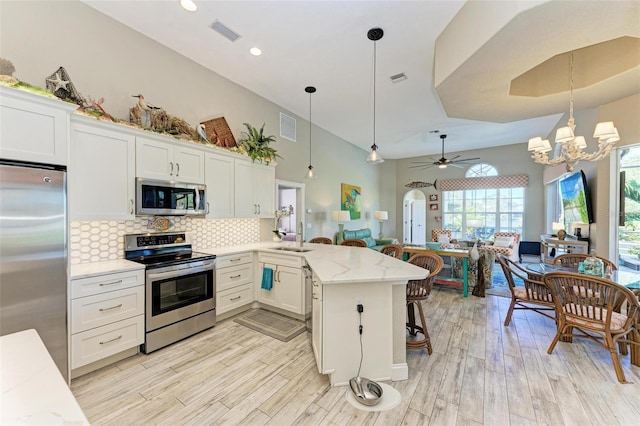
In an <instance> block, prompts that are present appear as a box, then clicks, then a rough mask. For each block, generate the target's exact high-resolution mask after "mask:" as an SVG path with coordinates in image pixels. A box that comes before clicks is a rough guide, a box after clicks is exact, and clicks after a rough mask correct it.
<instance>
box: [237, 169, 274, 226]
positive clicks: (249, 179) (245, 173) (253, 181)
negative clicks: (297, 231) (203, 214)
mask: <svg viewBox="0 0 640 426" xmlns="http://www.w3.org/2000/svg"><path fill="white" fill-rule="evenodd" d="M234 174H235V216H236V217H253V218H267V217H274V214H275V193H276V173H275V168H274V167H273V166H265V165H262V164H255V163H250V162H248V161H244V160H238V159H236V160H235V170H234Z"/></svg>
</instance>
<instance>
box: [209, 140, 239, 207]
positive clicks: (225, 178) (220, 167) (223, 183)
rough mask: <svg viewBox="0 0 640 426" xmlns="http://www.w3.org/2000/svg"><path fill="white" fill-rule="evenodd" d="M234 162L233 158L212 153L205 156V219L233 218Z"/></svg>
mask: <svg viewBox="0 0 640 426" xmlns="http://www.w3.org/2000/svg"><path fill="white" fill-rule="evenodd" d="M234 161H235V160H234V159H233V157H229V156H226V155H219V154H215V153H212V152H207V153H206V155H205V160H204V172H205V173H204V175H205V184H206V185H207V194H206V196H207V219H228V218H233V217H234V216H235V213H234V210H235V209H234V207H235V205H234V203H235V201H234V198H235V197H234V192H235V177H234Z"/></svg>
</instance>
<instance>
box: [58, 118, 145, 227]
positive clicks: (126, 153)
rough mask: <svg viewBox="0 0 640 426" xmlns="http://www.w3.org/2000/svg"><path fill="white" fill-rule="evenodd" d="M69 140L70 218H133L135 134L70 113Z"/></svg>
mask: <svg viewBox="0 0 640 426" xmlns="http://www.w3.org/2000/svg"><path fill="white" fill-rule="evenodd" d="M114 128H115V129H114ZM70 142H71V143H70V156H69V168H68V170H69V174H68V182H69V183H68V184H69V215H70V217H71V220H132V219H134V218H135V214H134V211H135V209H134V199H135V137H134V136H133V135H132V134H130V133H124V132H121V131H118V129H117V127H115V126H113V125H107V124H104V123H103V122H100V121H98V120H95V119H92V118H85V117H81V116H74V117H73V119H72V123H71V140H70Z"/></svg>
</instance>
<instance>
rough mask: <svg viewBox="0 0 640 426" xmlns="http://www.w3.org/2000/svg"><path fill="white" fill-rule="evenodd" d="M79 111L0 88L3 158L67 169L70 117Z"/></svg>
mask: <svg viewBox="0 0 640 426" xmlns="http://www.w3.org/2000/svg"><path fill="white" fill-rule="evenodd" d="M77 107H78V106H77V105H74V104H70V103H68V102H62V101H60V100H57V99H50V98H47V97H44V96H40V95H34V94H32V93H28V92H24V91H22V90H16V89H11V88H8V87H4V86H0V141H1V143H0V158H3V159H6V160H18V161H33V162H36V163H44V164H55V165H66V164H67V141H68V138H69V115H70V114H71V112H73V111H74V110H75V109H76V108H77Z"/></svg>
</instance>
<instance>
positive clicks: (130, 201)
mask: <svg viewBox="0 0 640 426" xmlns="http://www.w3.org/2000/svg"><path fill="white" fill-rule="evenodd" d="M129 214H133V199H132V198H130V199H129Z"/></svg>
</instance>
